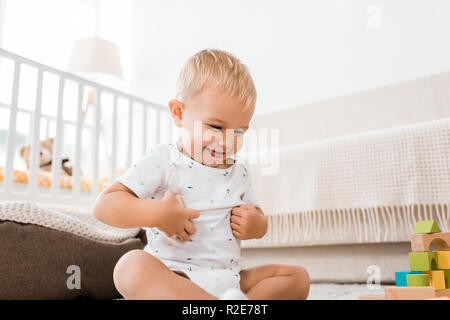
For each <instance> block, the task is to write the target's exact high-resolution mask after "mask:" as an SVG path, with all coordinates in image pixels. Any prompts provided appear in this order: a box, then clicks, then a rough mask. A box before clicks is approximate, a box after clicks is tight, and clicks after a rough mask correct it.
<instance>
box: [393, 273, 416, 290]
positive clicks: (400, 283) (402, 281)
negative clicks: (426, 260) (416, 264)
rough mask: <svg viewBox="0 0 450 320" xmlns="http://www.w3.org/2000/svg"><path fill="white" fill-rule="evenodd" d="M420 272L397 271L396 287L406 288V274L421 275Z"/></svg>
mask: <svg viewBox="0 0 450 320" xmlns="http://www.w3.org/2000/svg"><path fill="white" fill-rule="evenodd" d="M421 273H422V271H398V272H396V273H395V285H396V286H397V287H407V286H408V283H407V282H406V276H407V275H408V274H421Z"/></svg>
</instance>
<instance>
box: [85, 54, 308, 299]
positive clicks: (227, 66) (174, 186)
mask: <svg viewBox="0 0 450 320" xmlns="http://www.w3.org/2000/svg"><path fill="white" fill-rule="evenodd" d="M255 103H256V90H255V87H254V83H253V80H252V78H251V76H250V74H249V72H248V70H247V68H246V67H245V66H244V65H243V64H242V63H241V62H240V61H239V60H238V59H237V58H236V57H234V56H233V55H231V54H229V53H227V52H224V51H221V50H211V49H210V50H202V51H200V52H198V53H197V54H195V55H194V56H192V57H191V58H190V59H189V60H188V61H187V62H186V64H185V65H184V67H183V68H182V70H181V72H180V75H179V78H178V81H177V85H176V92H175V98H174V99H172V100H170V102H169V109H170V113H171V116H172V119H173V123H174V125H175V126H176V128H177V129H178V137H177V139H176V140H175V141H172V142H171V143H163V144H159V145H157V146H154V147H153V148H151V149H150V150H149V152H148V153H147V154H146V155H145V156H144V157H143V158H141V159H140V160H139V161H138V162H136V163H135V164H134V165H133V166H132V167H131V168H129V169H128V170H127V171H126V172H125V173H124V174H122V175H121V176H120V177H118V178H117V179H116V180H115V181H114V183H112V184H111V185H110V186H109V187H108V188H107V189H106V190H104V191H103V192H102V193H101V194H100V195H99V197H98V198H97V200H96V203H95V205H94V215H95V217H96V218H97V219H99V220H101V221H103V222H104V223H107V224H109V225H112V226H116V227H121V228H132V227H143V228H145V229H146V233H147V245H146V246H145V248H144V250H132V251H130V252H127V253H126V254H125V255H123V256H122V257H121V258H120V260H119V261H118V262H117V265H116V266H115V269H114V275H113V279H114V283H115V286H116V288H117V290H118V291H119V292H120V293H121V294H122V295H123V296H124V297H125V298H127V299H186V300H190V299H219V298H221V299H306V297H307V296H308V292H309V276H308V273H307V272H306V270H305V269H304V268H302V267H299V266H292V265H282V264H269V265H264V266H258V267H253V268H249V269H243V267H242V265H241V255H240V241H241V240H247V239H252V238H261V237H262V236H264V234H265V233H266V231H267V219H266V217H265V216H264V213H263V211H262V210H261V207H260V204H259V202H258V199H257V198H256V197H255V194H254V192H253V190H252V188H251V177H250V172H249V170H248V165H247V164H246V162H244V161H243V159H241V158H240V157H238V156H237V155H236V153H237V152H238V151H239V150H240V149H241V147H242V144H243V138H244V134H245V132H246V131H247V129H248V127H249V123H250V120H251V118H252V115H253V111H254V107H255Z"/></svg>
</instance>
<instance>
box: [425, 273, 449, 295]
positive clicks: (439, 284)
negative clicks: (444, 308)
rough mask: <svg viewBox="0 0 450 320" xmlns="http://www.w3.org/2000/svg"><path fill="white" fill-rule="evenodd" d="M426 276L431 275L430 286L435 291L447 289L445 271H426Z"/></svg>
mask: <svg viewBox="0 0 450 320" xmlns="http://www.w3.org/2000/svg"><path fill="white" fill-rule="evenodd" d="M424 274H428V275H430V286H432V287H434V289H435V290H444V289H445V277H444V271H442V270H434V271H425V272H424Z"/></svg>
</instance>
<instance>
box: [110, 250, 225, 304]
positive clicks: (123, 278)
mask: <svg viewBox="0 0 450 320" xmlns="http://www.w3.org/2000/svg"><path fill="white" fill-rule="evenodd" d="M113 279H114V284H115V286H116V288H117V290H118V291H119V292H120V294H121V295H122V296H123V297H124V298H126V299H133V300H135V299H136V300H141V299H152V300H153V299H154V300H214V299H216V300H217V297H214V296H213V295H211V294H209V293H208V292H206V291H205V290H203V289H202V288H200V287H199V286H197V285H196V284H195V283H193V282H192V281H190V280H188V279H186V278H184V277H183V276H181V275H177V274H175V273H174V272H172V271H171V270H170V269H169V268H167V266H166V265H165V264H164V263H162V262H161V261H160V260H159V259H157V258H155V257H154V256H152V255H151V254H149V253H147V252H145V251H143V250H132V251H129V252H127V253H126V254H124V255H123V256H122V257H121V258H120V259H119V261H118V262H117V264H116V266H115V268H114V274H113Z"/></svg>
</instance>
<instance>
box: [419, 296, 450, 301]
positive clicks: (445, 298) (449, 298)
mask: <svg viewBox="0 0 450 320" xmlns="http://www.w3.org/2000/svg"><path fill="white" fill-rule="evenodd" d="M425 300H450V296H448V297H436V298H426V299H425Z"/></svg>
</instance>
